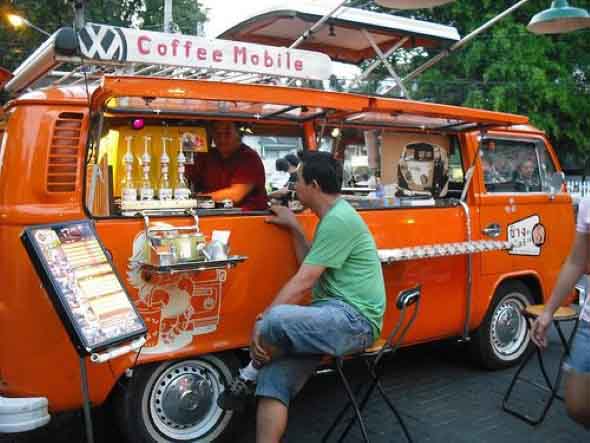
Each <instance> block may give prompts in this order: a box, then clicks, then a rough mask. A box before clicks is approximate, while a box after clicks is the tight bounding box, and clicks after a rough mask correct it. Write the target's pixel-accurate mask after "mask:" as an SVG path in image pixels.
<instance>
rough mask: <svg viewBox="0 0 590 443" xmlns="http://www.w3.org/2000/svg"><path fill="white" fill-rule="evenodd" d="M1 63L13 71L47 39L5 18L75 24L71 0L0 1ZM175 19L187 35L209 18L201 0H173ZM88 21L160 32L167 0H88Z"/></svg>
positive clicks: (50, 27) (50, 28)
mask: <svg viewBox="0 0 590 443" xmlns="http://www.w3.org/2000/svg"><path fill="white" fill-rule="evenodd" d="M0 2H1V3H0V14H1V17H0V66H3V67H5V68H7V69H9V70H11V71H12V70H14V69H15V68H16V67H17V66H18V65H19V64H20V63H21V62H22V61H23V60H24V59H25V58H26V57H27V56H28V55H29V54H30V53H31V52H33V51H34V50H35V49H36V48H37V47H38V46H39V45H40V44H41V43H42V42H43V41H44V40H45V38H46V37H45V36H43V35H42V34H41V33H39V32H37V31H35V30H33V29H30V28H27V27H24V28H22V29H18V30H15V29H14V28H12V26H11V25H10V24H9V23H8V21H7V20H6V14H7V13H17V14H19V15H21V16H23V17H26V18H27V20H29V21H30V22H31V23H34V24H35V25H36V26H38V27H40V28H41V29H44V30H46V31H47V32H50V33H52V32H54V31H55V30H57V29H58V28H60V27H62V26H72V23H73V10H72V6H71V4H70V2H69V1H68V0H44V1H38V0H12V1H10V0H0ZM173 5H174V9H173V18H174V21H175V22H176V24H177V25H178V26H179V29H180V30H181V31H182V32H183V33H185V34H196V32H197V29H198V25H197V23H202V22H204V21H205V20H206V19H207V17H206V13H205V11H204V10H203V8H202V6H201V5H200V4H199V2H198V0H174V3H173ZM86 20H87V21H90V22H95V23H106V24H110V25H114V26H125V27H141V28H144V29H149V30H154V31H161V30H162V23H163V21H164V0H89V1H88V4H87V7H86Z"/></svg>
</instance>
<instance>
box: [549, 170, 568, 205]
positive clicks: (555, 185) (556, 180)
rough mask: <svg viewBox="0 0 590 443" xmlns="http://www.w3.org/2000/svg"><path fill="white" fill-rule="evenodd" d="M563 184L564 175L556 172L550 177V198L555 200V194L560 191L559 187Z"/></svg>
mask: <svg viewBox="0 0 590 443" xmlns="http://www.w3.org/2000/svg"><path fill="white" fill-rule="evenodd" d="M564 183H565V174H564V173H563V172H562V171H558V172H556V173H555V174H553V175H552V176H551V180H550V181H549V187H550V189H551V198H555V194H557V193H559V192H560V191H561V187H562V186H563V184H564Z"/></svg>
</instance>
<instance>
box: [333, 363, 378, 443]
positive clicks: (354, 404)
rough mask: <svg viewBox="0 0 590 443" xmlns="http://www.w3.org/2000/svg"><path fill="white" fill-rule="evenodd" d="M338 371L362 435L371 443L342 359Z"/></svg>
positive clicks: (337, 365) (337, 367) (337, 364)
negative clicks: (345, 373)
mask: <svg viewBox="0 0 590 443" xmlns="http://www.w3.org/2000/svg"><path fill="white" fill-rule="evenodd" d="M336 370H337V371H338V375H339V376H340V379H341V380H342V384H343V385H344V389H346V393H347V394H348V398H350V402H351V403H352V407H353V408H354V412H355V414H356V417H357V419H358V421H359V426H360V428H361V433H362V434H363V438H364V440H365V442H366V443H370V440H369V435H368V433H367V428H366V427H365V422H364V420H363V416H362V415H361V411H360V409H359V406H358V404H357V402H356V398H355V397H354V393H353V392H352V389H351V387H350V384H349V383H348V380H347V378H346V376H345V375H344V370H343V368H342V359H340V358H336Z"/></svg>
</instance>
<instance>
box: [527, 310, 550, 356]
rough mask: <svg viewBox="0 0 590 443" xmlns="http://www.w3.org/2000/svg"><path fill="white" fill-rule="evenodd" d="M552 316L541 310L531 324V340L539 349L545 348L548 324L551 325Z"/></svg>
mask: <svg viewBox="0 0 590 443" xmlns="http://www.w3.org/2000/svg"><path fill="white" fill-rule="evenodd" d="M552 320H553V317H552V316H551V314H549V313H548V312H543V313H542V314H541V315H539V316H538V317H537V318H536V319H535V321H534V322H533V326H532V328H531V340H533V343H535V344H536V345H537V346H538V347H540V348H541V349H545V348H546V347H547V331H548V330H549V326H551V321H552Z"/></svg>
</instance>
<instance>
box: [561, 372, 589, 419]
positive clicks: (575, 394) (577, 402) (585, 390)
mask: <svg viewBox="0 0 590 443" xmlns="http://www.w3.org/2000/svg"><path fill="white" fill-rule="evenodd" d="M565 405H566V408H567V413H568V415H569V416H570V417H571V418H572V419H573V420H575V421H576V422H577V423H579V424H581V425H582V426H584V427H585V428H586V429H590V374H584V373H577V372H575V371H573V370H570V371H569V373H568V374H567V376H566V379H565Z"/></svg>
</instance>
